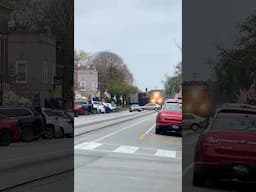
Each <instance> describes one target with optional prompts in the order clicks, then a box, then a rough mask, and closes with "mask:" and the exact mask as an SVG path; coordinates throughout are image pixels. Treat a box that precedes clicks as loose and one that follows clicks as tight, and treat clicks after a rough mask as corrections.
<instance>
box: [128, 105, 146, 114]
mask: <svg viewBox="0 0 256 192" xmlns="http://www.w3.org/2000/svg"><path fill="white" fill-rule="evenodd" d="M129 111H130V112H133V111H139V112H140V111H143V109H142V107H141V106H139V105H138V104H132V105H130V107H129Z"/></svg>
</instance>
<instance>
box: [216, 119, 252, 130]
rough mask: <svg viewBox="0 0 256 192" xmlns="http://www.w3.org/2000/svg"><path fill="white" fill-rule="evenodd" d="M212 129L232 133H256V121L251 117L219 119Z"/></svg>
mask: <svg viewBox="0 0 256 192" xmlns="http://www.w3.org/2000/svg"><path fill="white" fill-rule="evenodd" d="M211 129H213V130H232V131H256V119H255V118H249V117H243V118H237V117H217V118H216V120H215V121H214V123H213V125H212V127H211Z"/></svg>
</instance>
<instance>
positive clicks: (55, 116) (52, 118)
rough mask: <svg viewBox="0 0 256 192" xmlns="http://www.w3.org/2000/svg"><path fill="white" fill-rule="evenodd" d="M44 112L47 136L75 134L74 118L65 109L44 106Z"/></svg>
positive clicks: (48, 137) (50, 137)
mask: <svg viewBox="0 0 256 192" xmlns="http://www.w3.org/2000/svg"><path fill="white" fill-rule="evenodd" d="M42 113H43V115H44V117H45V119H46V125H45V135H44V137H45V138H47V139H52V138H53V137H61V138H62V137H64V136H73V133H74V126H73V118H72V117H70V116H68V115H67V114H66V113H65V112H64V111H62V110H54V109H47V108H42Z"/></svg>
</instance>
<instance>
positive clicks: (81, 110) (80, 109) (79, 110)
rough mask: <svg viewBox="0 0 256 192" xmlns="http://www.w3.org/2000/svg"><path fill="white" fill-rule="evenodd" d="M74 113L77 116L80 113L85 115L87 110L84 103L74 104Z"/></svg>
mask: <svg viewBox="0 0 256 192" xmlns="http://www.w3.org/2000/svg"><path fill="white" fill-rule="evenodd" d="M74 114H75V116H76V117H78V116H79V115H84V114H85V111H84V108H83V106H82V105H78V104H74Z"/></svg>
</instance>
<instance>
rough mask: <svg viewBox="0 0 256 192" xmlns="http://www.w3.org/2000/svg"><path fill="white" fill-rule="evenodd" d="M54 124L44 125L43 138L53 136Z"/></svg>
mask: <svg viewBox="0 0 256 192" xmlns="http://www.w3.org/2000/svg"><path fill="white" fill-rule="evenodd" d="M54 135H55V134H54V126H52V125H46V127H45V132H44V138H45V139H52V138H53V137H54Z"/></svg>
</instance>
